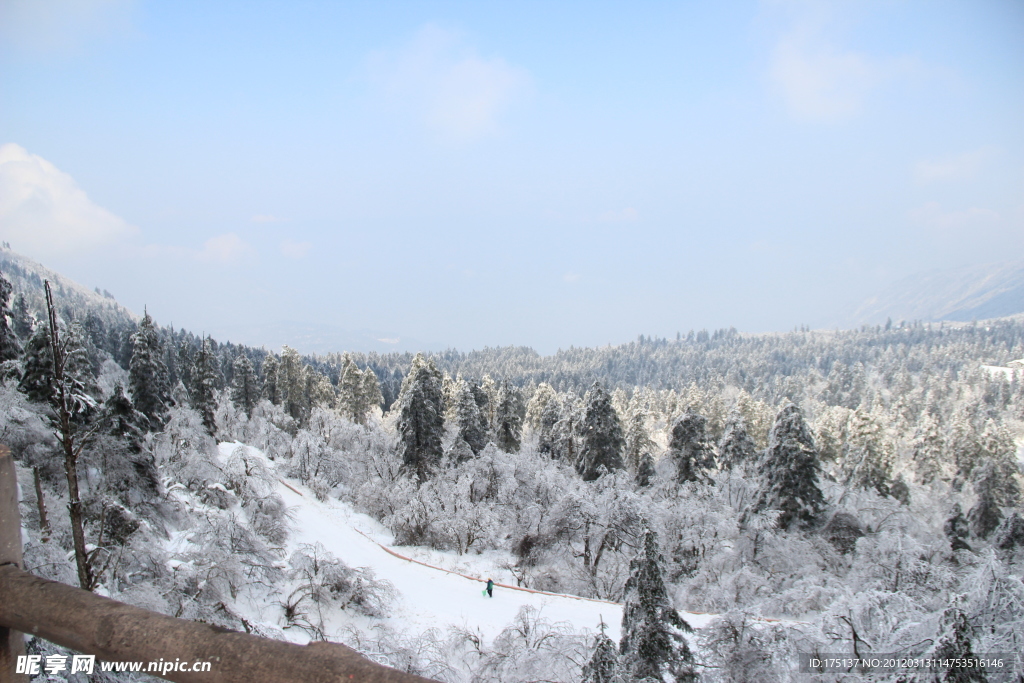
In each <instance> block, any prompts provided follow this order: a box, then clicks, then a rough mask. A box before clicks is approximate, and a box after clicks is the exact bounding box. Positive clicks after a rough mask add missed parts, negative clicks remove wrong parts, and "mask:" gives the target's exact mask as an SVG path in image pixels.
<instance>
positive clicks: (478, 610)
mask: <svg viewBox="0 0 1024 683" xmlns="http://www.w3.org/2000/svg"><path fill="white" fill-rule="evenodd" d="M241 445H242V444H240V443H222V444H220V445H219V456H220V458H221V459H222V460H226V459H227V458H228V457H229V456H230V455H231V453H232V452H233V451H234V450H235V449H236V448H238V447H239V446H241ZM248 448H249V452H250V453H251V454H252V455H255V456H257V457H260V458H261V459H263V460H264V462H265V463H266V465H267V467H269V468H271V469H274V467H275V463H274V462H273V461H271V460H269V459H268V458H266V456H264V455H263V454H262V453H261V452H260V451H259V450H257V449H255V448H252V447H248ZM278 482H279V483H278V487H277V493H278V494H279V495H280V496H281V497H282V498H283V499H284V502H285V504H286V505H287V506H288V507H289V514H290V516H291V518H292V532H291V536H290V538H289V541H288V554H290V553H291V552H292V551H294V550H295V549H296V548H297V547H298V546H299V545H302V544H314V543H320V544H321V545H323V546H324V548H325V549H326V550H327V551H328V552H330V553H332V554H333V555H335V556H336V557H338V558H339V559H340V560H342V561H343V562H345V564H347V565H349V566H350V567H370V568H372V569H373V571H374V573H375V575H376V577H377V578H378V579H384V580H387V581H389V582H390V583H391V584H392V585H393V586H394V587H395V589H396V592H397V593H398V598H397V600H396V603H395V605H394V608H393V610H392V614H391V616H390V617H389V619H388V620H389V621H390V624H391V626H392V627H394V628H396V629H397V630H401V631H407V632H410V633H422V632H424V631H426V630H428V629H431V628H442V629H443V628H444V627H446V626H453V627H457V628H462V629H467V630H471V631H476V632H479V633H480V634H481V635H483V637H484V638H485V639H486V640H488V641H491V640H493V639H494V637H496V636H497V635H498V634H499V633H500V632H501V631H502V629H504V628H505V627H506V626H507V625H508V624H510V623H511V622H512V621H513V620H514V619H515V617H516V614H517V613H518V612H519V610H520V609H521V608H522V607H524V606H527V605H529V606H532V607H534V608H536V609H537V610H539V611H540V616H541V617H543V618H544V619H546V620H548V621H549V622H568V623H570V624H571V625H572V626H573V628H574V629H575V630H577V631H582V630H584V629H587V630H590V631H596V630H597V627H598V624H599V623H600V622H601V621H604V623H605V624H606V625H607V626H608V628H607V631H606V633H607V634H608V636H609V637H610V638H612V639H613V640H616V641H617V640H618V639H619V636H620V626H621V622H622V605H621V604H617V603H613V602H607V601H603V600H592V599H587V598H580V597H577V596H571V595H556V594H551V593H541V592H536V591H531V590H528V589H521V588H518V587H515V586H509V585H507V584H498V585H496V586H495V589H494V597H493V598H487V597H485V596H484V595H483V590H484V586H485V584H486V580H487V578H488V576H490V575H492V572H491V569H492V568H493V567H494V558H493V557H488V556H487V555H482V556H473V555H463V556H456V555H454V554H453V553H442V552H440V551H431V552H430V553H423V552H422V549H404V548H394V547H390V546H389V544H390V543H391V541H392V538H391V535H390V534H389V533H388V531H387V530H386V529H385V528H384V527H382V526H381V525H380V524H379V523H377V522H376V520H374V519H372V518H370V517H369V516H367V515H365V514H361V513H358V512H356V511H355V510H353V509H352V507H351V506H350V505H349V504H347V503H345V502H343V501H339V500H327V501H324V502H321V501H318V500H317V499H316V497H315V496H314V495H313V493H312V492H311V491H310V490H309V489H307V488H306V487H305V486H303V485H302V484H300V483H299V482H298V481H296V480H292V479H289V480H285V479H283V478H279V480H278ZM416 551H420V552H416ZM410 555H416V556H417V557H419V558H423V560H430V561H432V562H436V563H437V564H443V565H445V566H448V567H453V568H456V569H457V571H450V570H447V569H442V568H440V567H436V566H428V564H427V563H426V562H424V561H422V560H420V561H417V560H413V559H411V558H410V557H409V556H410ZM444 556H447V557H444ZM499 580H500V579H499ZM681 614H682V615H683V617H684V618H685V619H686V620H687V621H688V622H689V623H690V624H691V625H692V626H694V627H695V628H701V627H703V626H705V625H707V623H708V622H710V621H711V619H712V618H714V615H707V614H695V613H689V612H681ZM286 633H287V637H289V638H294V639H297V640H299V641H300V642H305V640H308V638H307V637H306V636H305V634H304V633H303V632H301V631H297V630H295V629H290V630H289V631H287V632H286Z"/></svg>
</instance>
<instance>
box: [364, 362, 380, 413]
mask: <svg viewBox="0 0 1024 683" xmlns="http://www.w3.org/2000/svg"><path fill="white" fill-rule="evenodd" d="M383 403H384V394H383V393H381V390H380V380H378V379H377V373H375V372H374V371H373V369H372V368H369V367H367V368H364V369H363V405H364V406H366V413H369V412H370V411H371V410H373V409H374V408H380V407H381V406H382V404H383ZM366 413H364V414H363V416H362V417H363V421H362V422H361V423H360V424H365V423H366Z"/></svg>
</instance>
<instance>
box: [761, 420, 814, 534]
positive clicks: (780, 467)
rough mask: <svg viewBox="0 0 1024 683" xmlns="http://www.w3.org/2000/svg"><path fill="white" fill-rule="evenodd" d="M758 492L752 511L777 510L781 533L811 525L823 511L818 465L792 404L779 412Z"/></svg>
mask: <svg viewBox="0 0 1024 683" xmlns="http://www.w3.org/2000/svg"><path fill="white" fill-rule="evenodd" d="M759 469H760V475H761V477H762V484H761V489H760V492H759V495H758V499H757V501H756V502H755V504H754V507H753V511H754V512H761V511H763V510H768V509H772V510H780V511H781V512H782V514H781V516H780V517H779V526H780V527H781V528H783V529H790V528H792V527H794V526H795V527H808V526H810V525H812V524H814V523H815V522H816V521H817V519H818V517H819V515H820V514H821V512H822V511H823V510H824V508H825V499H824V496H823V495H822V493H821V489H820V488H818V479H819V476H820V472H821V465H820V463H819V461H818V451H817V449H816V448H815V446H814V438H813V437H812V436H811V432H810V430H809V429H808V428H807V424H806V423H805V422H804V417H803V414H802V413H801V412H800V409H799V408H797V407H796V406H795V405H793V404H792V403H789V404H787V405H786V406H785V407H783V408H782V410H781V411H779V414H778V416H777V417H776V418H775V424H774V425H772V429H771V432H770V433H769V435H768V448H767V449H766V450H765V452H764V456H763V457H762V459H761V462H760V464H759Z"/></svg>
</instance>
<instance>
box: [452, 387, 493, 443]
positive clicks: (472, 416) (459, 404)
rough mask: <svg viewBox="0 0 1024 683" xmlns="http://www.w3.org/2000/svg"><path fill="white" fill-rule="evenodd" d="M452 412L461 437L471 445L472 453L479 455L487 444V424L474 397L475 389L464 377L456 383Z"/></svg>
mask: <svg viewBox="0 0 1024 683" xmlns="http://www.w3.org/2000/svg"><path fill="white" fill-rule="evenodd" d="M452 413H453V417H454V423H455V428H456V429H457V430H458V435H459V438H461V439H462V440H463V441H464V442H465V444H466V445H467V446H468V447H469V449H470V451H471V452H472V455H479V454H480V451H482V450H483V449H484V446H486V445H487V425H486V424H485V423H484V416H483V415H481V414H480V407H479V406H478V405H477V403H476V399H474V398H473V391H472V390H471V389H470V386H469V384H468V383H467V382H466V381H465V380H464V379H462V378H459V379H458V380H457V381H456V383H455V389H454V405H453V406H452Z"/></svg>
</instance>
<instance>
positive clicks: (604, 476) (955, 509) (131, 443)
mask: <svg viewBox="0 0 1024 683" xmlns="http://www.w3.org/2000/svg"><path fill="white" fill-rule="evenodd" d="M4 256H5V260H4V262H3V264H2V266H0V267H2V269H3V276H4V279H3V280H0V360H2V366H0V377H2V386H0V403H2V410H0V442H2V443H4V444H7V445H8V446H9V447H10V448H11V449H12V451H13V452H14V454H15V458H16V460H17V462H18V468H19V476H20V477H21V489H22V510H21V511H22V516H23V523H24V526H25V538H26V543H25V562H26V566H27V568H28V569H29V570H30V571H32V572H34V573H36V574H38V575H40V576H43V577H47V578H51V579H56V580H59V581H62V582H65V583H69V584H73V585H82V586H83V587H87V588H89V589H91V590H95V591H98V592H101V593H102V594H105V595H108V596H110V597H113V598H115V599H118V600H121V601H124V602H128V603H131V604H135V605H138V606H141V607H145V608H147V609H151V610H155V611H159V612H163V613H166V614H170V615H173V616H177V617H184V618H189V619H197V620H203V621H206V622H210V623H215V624H218V625H221V626H224V627H227V628H232V629H237V630H244V631H246V632H253V633H258V634H263V635H268V636H271V637H282V638H289V639H293V640H299V641H300V642H305V641H307V640H309V639H327V640H333V641H339V642H344V643H346V644H349V645H351V646H353V647H356V648H357V649H360V650H361V651H363V652H365V653H367V655H368V656H371V657H375V658H378V659H380V660H381V661H387V662H388V663H389V664H390V665H392V666H397V667H399V668H404V669H406V670H408V671H412V672H415V673H419V674H422V675H425V676H428V677H433V678H437V679H438V680H444V681H537V680H558V681H580V680H585V681H588V682H593V683H597V682H599V681H600V682H605V681H613V680H621V681H633V680H644V679H654V680H664V681H672V680H674V681H691V680H694V681H695V680H700V681H788V680H819V681H832V680H836V681H839V680H861V678H851V677H849V676H847V675H845V674H835V673H820V674H800V673H798V661H797V653H835V654H846V655H854V654H865V653H900V654H903V655H907V656H918V655H940V656H946V657H964V656H970V655H972V654H975V655H977V654H983V653H984V654H990V653H1007V654H1010V655H1013V656H1015V657H1016V659H1015V660H1014V662H1013V667H1014V671H1015V675H1017V676H1020V675H1024V658H1022V655H1021V654H1020V653H1022V652H1024V584H1022V580H1021V575H1022V569H1024V508H1022V499H1021V485H1022V483H1024V482H1022V478H1021V466H1020V459H1021V452H1022V446H1021V444H1024V363H1015V361H1017V360H1018V359H1024V320H1022V319H1021V318H1019V317H1018V318H1003V319H998V320H990V321H984V322H980V323H964V324H959V323H957V324H950V323H946V324H936V323H932V324H922V323H918V322H899V321H897V322H893V323H889V324H886V325H884V326H878V327H870V328H862V329H859V330H849V331H839V330H836V331H812V330H808V329H798V330H795V331H793V332H789V333H785V334H766V335H748V334H741V333H738V332H737V331H736V330H732V329H729V330H719V331H715V332H707V331H694V332H688V333H686V332H683V333H681V334H679V335H677V337H676V338H675V339H652V338H646V337H643V336H641V337H640V338H639V339H638V340H637V341H635V342H632V343H629V344H624V345H620V346H609V347H603V348H571V349H568V350H563V351H560V352H558V353H556V354H554V355H552V356H540V355H539V354H537V353H535V352H533V351H532V350H530V349H528V348H513V347H508V348H496V349H484V350H480V351H473V352H469V353H464V352H459V351H454V350H451V351H446V352H443V353H436V354H418V355H415V356H413V355H410V354H391V355H383V354H358V353H338V354H330V355H322V356H304V355H302V354H300V353H298V352H297V351H295V350H294V349H291V348H288V347H285V348H283V349H281V350H280V351H279V352H278V351H268V350H266V349H262V348H252V347H247V346H241V345H237V344H231V343H226V342H225V343H221V342H218V341H216V340H214V339H211V338H203V337H199V336H196V335H195V334H194V333H192V332H190V331H187V330H181V329H173V328H171V327H169V326H164V325H161V324H159V322H158V321H155V320H154V319H153V318H152V317H151V316H150V315H149V314H145V315H143V316H142V317H141V318H139V317H137V316H134V315H133V314H131V313H129V312H128V311H126V310H125V309H123V308H121V307H120V306H118V305H117V304H116V302H115V301H114V300H113V298H112V297H111V296H110V295H109V294H105V293H102V292H89V291H87V290H85V291H83V290H82V289H81V288H77V287H76V286H75V285H74V284H73V283H70V282H69V281H67V280H64V279H61V278H59V276H55V275H53V274H47V273H46V272H44V271H42V270H41V269H40V268H38V267H36V266H35V265H34V264H32V263H31V262H29V261H27V260H26V259H21V258H20V257H16V256H15V255H13V254H12V253H11V252H9V251H7V252H5V254H4ZM43 279H48V280H50V281H51V283H52V284H53V304H54V305H53V311H52V316H51V314H50V312H48V310H47V305H46V300H45V293H44V291H43ZM51 321H56V332H57V334H56V335H55V334H53V332H54V330H53V329H52V324H51ZM55 343H56V347H55ZM55 348H56V351H57V357H56V362H55V356H54V350H55ZM62 415H64V416H65V417H66V418H67V419H65V420H64V421H63V422H62V421H61V416H62ZM235 442H237V444H244V445H245V446H248V447H249V449H246V448H240V447H238V446H232V447H230V448H226V447H225V446H224V444H233V443H235ZM218 444H222V445H221V446H220V447H218ZM281 477H284V478H286V479H288V480H290V481H293V482H295V485H296V486H302V487H303V490H306V491H309V492H311V493H312V495H314V496H315V497H316V499H318V500H319V501H322V502H335V503H337V504H339V505H341V504H344V505H347V506H350V507H351V509H352V510H353V511H354V512H355V513H361V514H365V515H368V516H369V517H371V518H373V519H374V520H376V521H377V522H379V524H380V525H382V527H383V528H384V529H386V530H387V531H388V532H389V533H390V534H391V536H392V538H393V541H394V544H395V545H397V546H407V547H416V548H410V552H413V551H415V552H419V553H423V554H424V556H427V555H430V554H431V553H434V554H435V555H436V556H438V557H441V556H443V557H448V558H454V559H453V560H452V561H453V562H456V563H458V562H463V561H464V562H465V564H464V565H462V566H468V567H478V568H480V570H481V571H483V572H489V573H490V574H491V575H493V576H494V578H495V579H496V580H498V581H500V582H502V583H508V584H511V585H516V586H521V587H524V588H530V589H535V590H540V591H547V592H551V593H560V594H571V595H576V596H582V597H587V598H597V599H601V600H607V601H612V602H616V603H622V604H623V608H622V610H623V612H622V613H623V621H622V623H621V625H620V624H615V631H614V632H615V633H616V634H617V635H618V636H619V637H618V639H612V638H610V637H609V636H608V635H607V634H606V633H605V629H604V628H602V626H601V625H600V624H599V623H586V624H582V623H575V624H574V623H567V622H550V621H546V620H545V619H544V618H543V615H537V614H535V613H531V612H529V611H524V612H522V613H520V615H519V616H518V617H517V618H516V619H515V620H513V622H511V623H509V624H507V625H506V624H503V625H500V626H501V627H502V629H503V630H500V633H499V635H497V636H496V637H493V638H486V637H481V636H480V634H479V633H474V632H472V631H471V630H469V629H466V628H459V626H458V625H445V624H438V625H437V628H435V629H430V630H427V631H424V632H420V633H412V632H409V631H408V630H403V629H402V628H400V624H397V623H396V621H398V620H397V619H396V618H395V617H394V616H393V611H392V605H393V604H394V602H395V600H396V599H397V598H398V596H397V592H396V590H395V588H394V586H392V585H390V584H389V583H388V582H387V581H384V580H381V579H379V578H378V577H376V576H375V574H374V571H373V569H372V568H367V567H360V566H355V565H353V564H350V563H349V562H350V560H347V558H346V557H344V556H343V555H341V554H333V553H330V552H328V551H327V550H326V549H325V548H324V547H323V546H318V545H317V544H315V543H313V544H310V543H303V544H299V545H296V544H295V543H292V542H290V539H293V537H294V535H295V534H296V524H297V522H296V519H295V516H294V514H292V512H291V511H290V510H289V507H288V505H286V503H285V500H284V499H283V498H282V496H281V495H280V493H279V492H278V481H279V478H281ZM460 558H464V560H463V559H460ZM406 597H407V598H408V599H415V598H414V597H412V596H406ZM677 610H679V611H683V612H696V613H707V614H710V615H714V616H713V617H712V618H709V619H707V620H706V621H702V626H701V627H700V628H691V625H690V624H688V623H687V622H686V620H685V619H684V617H682V616H680V614H679V612H678V611H677ZM33 647H35V648H37V649H40V651H50V650H48V649H47V648H51V649H52V647H53V646H50V645H48V644H45V643H39V642H36V643H34V644H33ZM942 675H944V674H940V678H939V680H943V678H942ZM972 675H973V674H972ZM915 676H919V677H918V678H915ZM97 680H98V679H97ZM111 680H115V679H111ZM119 680H129V679H126V678H122V679H119ZM871 680H893V681H896V680H901V681H911V680H921V681H925V680H929V681H930V680H935V674H928V675H927V676H925V675H923V674H917V673H913V672H909V673H908V672H906V671H904V672H899V673H895V672H890V673H878V674H875V675H874V678H872V679H871ZM949 680H985V679H984V678H971V679H964V678H957V679H949ZM992 680H996V678H992Z"/></svg>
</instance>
